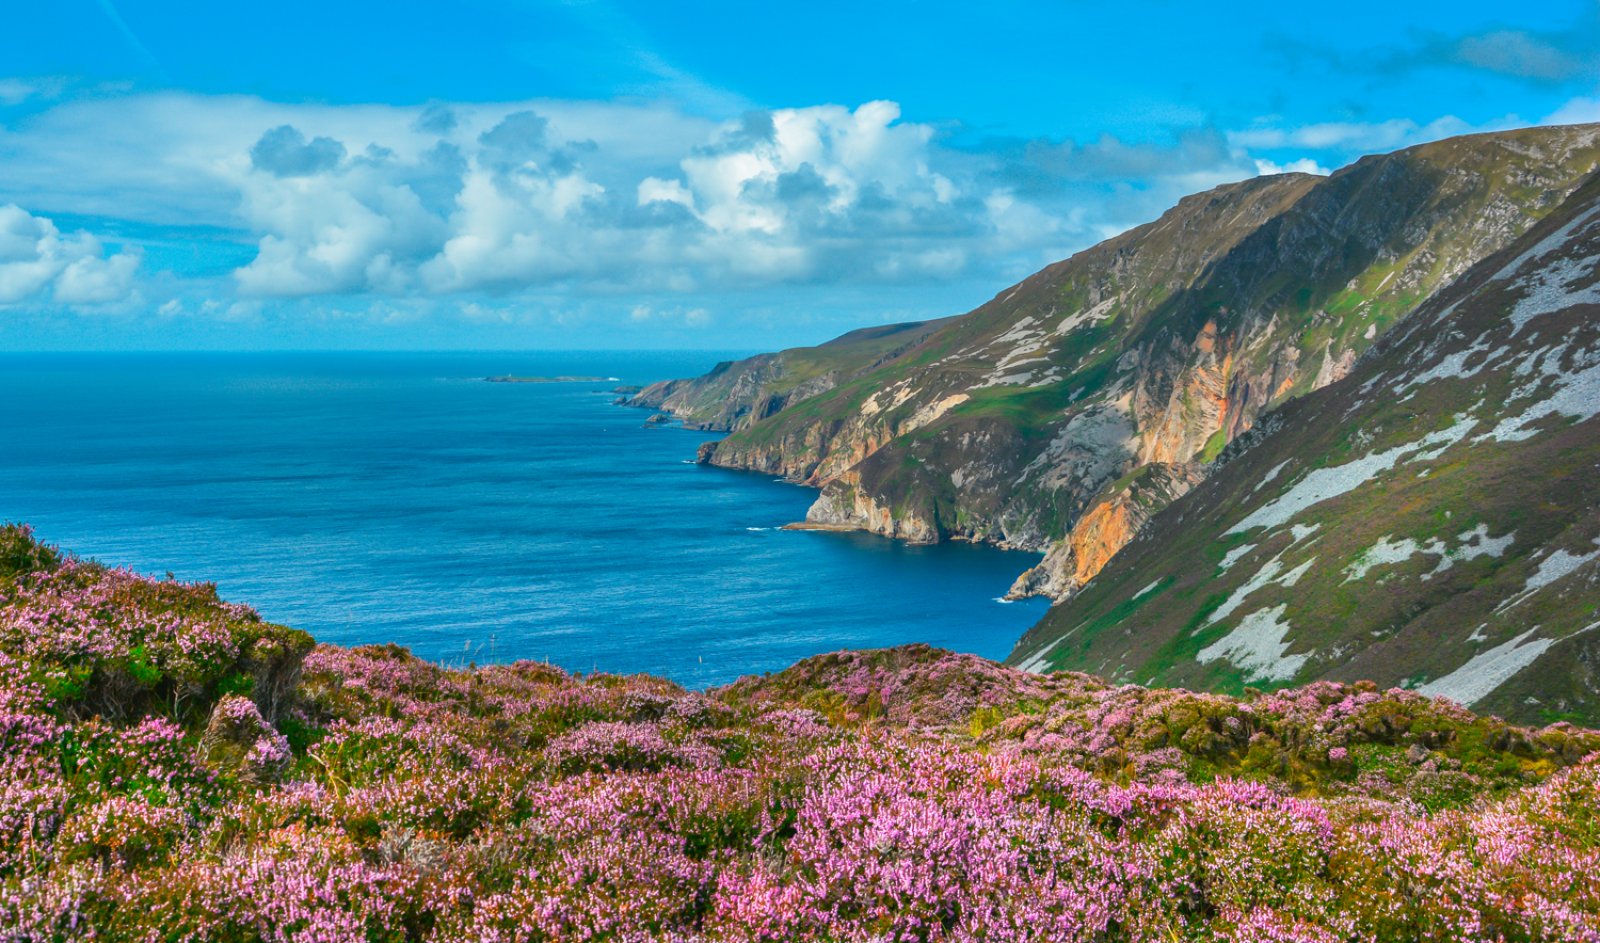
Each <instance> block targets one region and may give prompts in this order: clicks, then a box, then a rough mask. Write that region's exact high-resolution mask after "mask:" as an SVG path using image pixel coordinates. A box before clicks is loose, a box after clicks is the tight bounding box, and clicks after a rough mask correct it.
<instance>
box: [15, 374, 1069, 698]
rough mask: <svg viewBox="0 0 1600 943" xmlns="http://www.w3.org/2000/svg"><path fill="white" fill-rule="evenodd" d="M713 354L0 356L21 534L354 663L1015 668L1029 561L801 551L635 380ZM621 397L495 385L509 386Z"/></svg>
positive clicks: (1031, 611)
mask: <svg viewBox="0 0 1600 943" xmlns="http://www.w3.org/2000/svg"><path fill="white" fill-rule="evenodd" d="M731 356H734V355H732V354H718V353H707V352H682V351H675V352H666V353H662V352H649V353H644V352H536V353H526V352H519V353H271V354H266V353H250V354H245V353H183V354H145V353H140V354H131V353H129V354H122V353H118V354H14V353H12V354H0V404H3V407H0V518H3V519H6V520H12V521H26V522H28V523H31V524H33V525H34V527H35V528H36V530H37V531H38V532H39V534H40V536H41V537H43V538H44V539H46V540H48V541H50V542H52V543H56V544H59V545H60V546H62V547H63V548H65V549H69V550H72V551H74V552H77V553H78V554H80V555H82V556H87V557H93V558H95V559H98V560H100V561H102V562H105V563H108V564H112V565H118V566H129V567H133V568H134V569H137V570H140V571H142V572H146V573H151V574H157V575H159V574H165V573H169V572H170V573H172V574H173V575H175V576H176V577H177V578H179V579H183V580H205V581H212V582H215V583H216V584H217V585H218V588H219V590H220V591H221V593H222V594H223V596H224V597H225V598H228V599H231V600H234V601H238V602H245V603H249V604H251V605H253V606H255V607H256V608H257V609H258V610H259V611H260V612H261V614H262V615H263V616H264V617H266V618H268V619H270V620H272V621H275V622H281V623H284V624H287V625H292V626H296V627H298V628H302V629H305V630H307V631H309V632H311V633H312V634H313V635H315V636H316V637H317V638H319V639H321V640H323V641H327V642H334V643H338V644H342V645H354V644H363V643H380V642H396V643H399V644H401V645H405V646H407V647H409V648H410V649H411V650H412V651H413V652H415V653H416V654H418V655H420V656H422V657H425V658H430V659H434V660H437V661H441V662H445V663H452V664H459V663H465V662H478V663H484V662H490V661H508V660H512V659H521V658H529V659H538V660H546V661H550V662H552V663H555V664H557V665H560V666H562V667H563V668H566V669H568V670H572V671H583V672H588V671H594V670H599V671H608V672H619V673H631V672H650V673H654V674H660V675H664V676H666V677H669V678H672V679H674V680H676V681H678V682H680V683H682V684H685V685H688V686H691V687H703V686H710V685H717V684H722V683H726V682H728V681H731V680H733V679H734V678H736V677H738V676H740V675H744V674H750V673H759V672H765V671H773V670H777V669H781V668H783V667H786V666H787V665H789V664H792V663H793V662H795V661H796V660H798V659H800V658H803V657H805V656H808V655H814V654H818V653H821V652H827V651H833V650H836V649H840V648H863V647H879V646H886V645H897V644H902V643H906V642H913V641H919V642H928V643H931V644H934V645H938V646H943V647H947V648H952V649H957V650H960V651H967V652H975V653H977V654H979V655H984V656H987V657H990V658H1000V657H1003V656H1004V655H1005V654H1006V653H1007V652H1008V651H1010V649H1011V646H1012V644H1013V643H1014V642H1015V641H1016V639H1017V638H1018V637H1019V636H1020V635H1021V634H1022V632H1023V631H1024V630H1026V629H1027V628H1028V627H1029V626H1030V625H1032V624H1033V623H1034V622H1035V621H1037V620H1038V618H1039V617H1040V616H1041V615H1042V614H1043V613H1044V608H1045V607H1044V604H1043V603H1042V602H1038V601H1028V602H1021V603H1011V604H1005V603H1001V602H998V601H997V600H996V597H998V596H1000V595H1001V594H1002V593H1004V592H1005V590H1006V588H1007V587H1008V586H1009V585H1010V583H1011V580H1012V579H1013V578H1015V576H1016V575H1017V574H1018V573H1020V572H1021V571H1022V570H1023V569H1025V568H1026V567H1028V566H1030V565H1032V564H1033V563H1035V562H1037V560H1038V557H1037V556H1036V555H1033V554H1023V553H1014V552H1005V551H1000V550H996V549H993V548H989V547H981V546H973V545H968V544H947V545H941V546H935V547H913V546H907V545H905V544H902V543H897V542H894V541H890V540H886V539H883V538H880V537H875V536H871V535H865V534H859V535H858V534H833V533H806V532H794V531H783V530H779V529H778V528H779V527H780V526H781V525H783V524H785V523H788V522H791V521H796V520H800V519H801V518H803V517H804V515H805V511H806V508H807V506H808V505H809V504H810V503H811V500H812V498H813V497H814V496H815V492H814V491H812V490H810V489H807V488H802V487H798V486H795V485H790V484H786V483H782V482H777V481H774V480H772V479H771V478H769V477H767V476H764V475H759V474H753V473H749V472H736V471H729V470H725V469H717V468H709V467H702V466H698V465H695V464H693V462H692V459H693V456H694V453H695V447H696V446H697V445H698V444H699V443H700V442H703V441H705V440H707V439H710V438H714V437H715V436H714V435H712V434H708V433H704V432H695V431H690V430H686V429H682V428H679V427H677V426H675V425H674V426H668V427H655V428H646V427H645V426H644V420H645V419H646V418H647V417H648V413H646V412H644V411H642V410H638V409H629V408H625V407H620V406H616V405H613V403H612V401H613V399H614V398H615V396H614V394H613V393H611V389H612V388H613V387H615V386H617V385H618V384H622V383H629V384H643V383H647V382H650V381H652V380H658V379H664V378H668V377H676V376H689V375H694V374H697V373H701V372H704V371H705V370H707V369H709V368H710V367H711V366H712V365H713V364H714V363H715V362H716V361H717V360H719V359H727V358H728V357H731ZM505 374H513V375H521V376H599V377H607V378H611V377H615V378H616V379H615V380H611V379H607V380H605V381H603V382H570V383H525V384H511V383H487V382H484V380H483V378H484V377H487V376H491V375H505Z"/></svg>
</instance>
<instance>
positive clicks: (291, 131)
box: [250, 124, 345, 177]
mask: <svg viewBox="0 0 1600 943" xmlns="http://www.w3.org/2000/svg"><path fill="white" fill-rule="evenodd" d="M344 155H345V151H344V145H343V144H340V143H339V142H338V141H335V140H334V139H333V138H314V139H312V140H310V141H307V140H306V136H305V135H304V134H301V133H300V130H299V129H298V128H295V127H294V126H293V125H287V124H284V125H279V126H278V127H276V128H273V129H272V130H271V131H268V132H267V133H266V134H263V135H261V140H259V141H257V142H256V144H255V147H252V148H250V163H251V164H252V165H253V166H255V167H256V168H257V169H258V170H265V171H266V172H267V173H270V174H272V175H274V176H277V177H309V176H312V175H314V174H320V173H326V172H328V171H330V170H333V169H334V168H336V167H338V166H339V165H340V164H341V163H343V162H344Z"/></svg>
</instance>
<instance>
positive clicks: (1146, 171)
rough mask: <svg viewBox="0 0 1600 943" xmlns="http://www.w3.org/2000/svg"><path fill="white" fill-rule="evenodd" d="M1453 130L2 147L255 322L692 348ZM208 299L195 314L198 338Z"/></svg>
mask: <svg viewBox="0 0 1600 943" xmlns="http://www.w3.org/2000/svg"><path fill="white" fill-rule="evenodd" d="M1452 122H1453V119H1446V120H1444V121H1441V122H1434V123H1432V124H1429V125H1418V124H1416V123H1414V122H1409V121H1403V120H1402V121H1394V122H1377V123H1372V124H1328V125H1315V126H1309V127H1300V128H1281V127H1274V126H1266V125H1263V126H1260V127H1254V128H1250V129H1246V130H1244V131H1241V132H1234V133H1230V132H1227V131H1224V130H1221V129H1217V128H1211V127H1199V128H1192V129H1187V130H1180V131H1177V132H1174V133H1173V134H1172V135H1171V136H1170V137H1169V138H1167V139H1165V140H1161V139H1157V140H1154V141H1142V142H1137V143H1131V142H1127V141H1123V140H1119V139H1117V138H1114V137H1102V138H1099V139H1095V140H1089V141H1081V142H1080V141H1071V140H1045V139H1040V140H993V139H976V138H971V137H968V138H963V139H961V141H960V142H959V143H957V142H955V141H952V140H951V139H950V138H948V137H946V136H945V135H944V133H943V132H941V131H940V130H939V129H936V128H935V127H934V126H932V125H929V124H925V123H920V122H915V121H907V120H905V119H904V118H903V116H902V115H901V112H900V108H899V106H898V105H896V104H895V103H894V102H890V101H871V102H867V103H864V104H861V105H858V106H856V107H845V106H841V105H817V106H810V107H799V108H784V109H776V110H770V111H749V112H745V113H742V114H738V115H735V116H733V117H731V118H729V119H728V120H725V121H713V120H708V119H706V118H704V117H700V116H694V115H688V114H685V113H683V112H682V111H680V110H677V109H674V108H673V107H671V106H668V105H664V104H653V105H641V104H638V103H628V102H571V101H530V102H523V103H509V104H469V103H432V104H428V105H423V106H416V107H402V106H387V105H283V104H276V103H271V102H265V101H262V100H260V99H254V98H247V97H230V98H217V97H207V96H196V95H183V94H160V95H127V96H123V97H120V98H116V97H112V98H97V99H86V100H73V101H66V102H63V103H61V104H59V105H55V106H51V107H50V108H47V109H45V110H44V111H42V112H40V113H39V114H37V115H34V116H33V117H31V118H30V120H29V122H28V123H27V125H26V126H25V127H18V128H13V129H7V128H3V127H0V179H5V180H6V181H7V183H8V187H9V191H8V192H10V193H17V194H37V195H38V200H39V202H47V203H48V205H50V206H52V207H59V208H60V210H61V212H70V213H73V214H75V215H79V216H90V217H92V216H109V217H114V218H120V219H122V220H125V221H129V222H130V223H137V224H140V225H144V226H147V227H159V226H162V225H168V226H171V225H175V224H176V225H182V226H186V227H207V228H209V230H210V231H214V232H216V233H218V234H220V235H221V236H222V237H224V238H230V239H232V240H234V242H235V243H236V244H237V245H238V246H239V247H240V250H239V251H241V252H243V253H245V259H246V261H244V262H242V263H236V262H231V261H230V262H229V263H228V272H229V277H228V279H227V280H228V281H229V282H231V285H232V288H233V289H234V291H235V292H236V293H237V297H238V298H240V299H245V300H250V299H255V300H258V301H271V300H272V299H293V298H306V299H315V298H319V297H325V296H349V297H354V298H363V297H364V296H373V298H372V299H369V300H371V301H373V302H374V303H376V302H377V301H379V300H383V301H386V302H392V303H393V304H396V305H399V304H401V303H402V302H404V303H405V304H406V305H409V306H410V307H407V310H414V309H420V308H423V307H427V304H426V302H427V301H428V299H437V298H439V297H441V296H451V297H458V298H460V299H461V300H462V301H463V302H464V303H465V302H469V301H470V302H472V303H478V301H480V300H481V299H482V298H484V297H485V296H489V295H495V296H522V297H529V296H532V295H534V294H537V295H538V297H539V299H540V303H541V304H545V305H550V304H555V303H557V302H562V301H570V302H576V301H582V300H585V299H596V298H610V299H613V302H612V303H613V304H614V305H615V309H614V310H615V311H617V312H618V313H619V314H618V316H619V317H622V318H624V319H626V318H627V316H628V312H629V311H630V310H631V309H632V307H633V306H634V305H636V304H637V303H638V302H639V301H640V300H642V299H646V298H649V299H658V300H657V301H655V302H653V304H652V306H651V307H650V308H649V309H648V310H651V311H658V312H659V311H674V312H679V313H677V314H674V315H672V316H671V317H669V318H667V319H666V320H661V319H660V318H649V319H646V320H650V321H652V322H654V323H662V324H666V323H674V324H688V325H690V326H692V322H693V321H694V320H695V317H699V316H698V315H697V316H695V317H691V316H690V314H689V313H690V312H693V311H695V310H697V309H696V308H695V307H692V306H691V307H683V308H680V307H675V306H674V304H672V303H668V302H661V301H659V299H662V298H669V297H672V296H677V297H680V298H681V297H682V296H684V295H686V294H691V293H693V294H701V295H703V294H708V293H709V294H716V293H723V294H731V293H748V292H750V291H751V290H776V289H777V288H779V287H780V286H807V285H827V286H832V288H833V289H834V290H850V291H857V290H860V291H861V292H866V291H869V290H871V289H872V288H873V286H878V285H882V284H887V283H894V284H900V285H925V284H930V283H938V282H946V281H948V282H956V281H960V282H962V283H963V284H983V285H993V284H999V283H1003V281H1005V280H1007V279H1012V278H1018V277H1022V276H1025V275H1027V274H1029V273H1031V272H1032V271H1035V270H1037V269H1038V268H1039V267H1040V266H1041V265H1043V264H1046V263H1048V262H1050V261H1054V260H1056V259H1059V258H1061V257H1063V256H1065V255H1067V254H1069V253H1070V252H1072V251H1075V250H1077V249H1080V248H1083V247H1084V246H1086V245H1089V244H1091V243H1093V242H1096V241H1098V240H1100V239H1103V238H1106V237H1108V236H1111V235H1114V234H1116V233H1117V232H1120V231H1122V230H1124V229H1126V228H1128V227H1130V226H1133V225H1137V224H1139V223H1142V222H1145V221H1147V220H1149V219H1151V218H1153V217H1154V216H1155V215H1157V214H1158V213H1160V212H1161V211H1162V210H1164V209H1165V208H1166V207H1168V206H1170V205H1171V204H1172V203H1173V202H1175V201H1176V200H1177V199H1178V198H1179V197H1181V196H1183V195H1184V194H1187V193H1190V192H1194V191H1197V190H1202V189H1206V188H1209V187H1212V186H1215V185H1217V184H1221V183H1225V182H1229V181H1234V180H1240V179H1244V178H1246V177H1250V176H1254V175H1256V174H1260V173H1277V172H1284V171H1303V172H1311V173H1325V172H1326V169H1325V168H1326V167H1329V166H1336V165H1337V164H1339V163H1343V161H1344V159H1346V156H1347V155H1346V153H1345V152H1346V151H1349V150H1355V149H1359V150H1371V149H1380V148H1382V147H1384V146H1387V145H1398V144H1401V143H1411V142H1412V141H1413V140H1414V139H1417V138H1420V137H1428V136H1442V135H1443V134H1445V133H1450V132H1451V131H1453V130H1455V129H1456V126H1459V125H1460V123H1459V122H1454V123H1453V124H1452ZM85 129H91V130H92V133H93V140H94V146H93V147H92V148H91V147H86V146H85V138H84V135H85V134H86V130H85ZM41 168H44V170H41ZM46 171H48V172H46ZM28 199H29V200H33V199H34V197H33V196H30V197H29V198H28ZM124 228H125V230H126V227H124ZM56 238H57V240H58V242H60V243H62V244H63V245H65V244H68V243H73V240H74V239H77V238H78V237H77V236H74V237H63V236H60V235H59V234H58V235H57V237H56ZM91 238H92V237H91ZM38 242H39V240H38V239H34V240H33V241H32V242H31V243H30V245H34V244H38ZM73 244H74V245H76V244H77V243H73ZM54 251H55V252H56V256H55V257H56V258H58V259H61V261H59V262H58V263H56V264H55V267H54V270H53V273H52V274H51V275H50V277H49V284H48V285H47V287H45V288H43V289H38V288H35V289H30V295H31V296H33V297H38V296H39V293H40V292H41V291H42V292H44V293H45V294H46V295H48V296H49V297H53V298H57V299H60V300H61V301H62V302H63V303H66V300H67V299H78V300H80V301H81V302H82V303H87V302H88V300H91V299H101V298H109V297H113V296H115V295H116V294H117V293H118V291H125V290H126V289H127V286H128V285H129V284H130V283H131V280H132V278H133V273H134V270H135V269H136V268H137V267H138V264H139V259H138V256H137V255H135V254H133V253H119V254H117V255H114V256H109V257H107V256H106V254H105V253H104V251H103V249H101V248H100V247H99V246H98V244H96V245H94V246H93V247H91V248H88V249H75V250H72V251H73V252H77V255H71V253H69V252H68V251H67V250H66V249H57V250H54ZM40 254H41V253H40V252H38V251H36V252H35V255H40ZM68 256H70V257H68ZM22 271H23V270H22V269H18V270H17V274H16V275H14V276H13V280H14V281H16V282H17V283H18V284H20V283H21V280H22V278H23V275H22V274H21V273H22ZM207 277H209V276H207ZM179 281H181V279H179ZM164 290H170V291H172V292H173V293H175V294H184V289H183V288H182V286H181V285H179V286H172V285H166V286H164ZM203 290H205V291H215V290H220V291H222V292H223V293H224V295H226V292H227V286H226V285H223V286H219V285H217V284H216V283H215V282H208V283H207V284H206V285H205V286H203ZM19 291H20V289H14V290H13V291H12V293H18V292H19ZM200 293H201V289H194V290H192V291H191V292H190V293H189V294H190V297H189V298H188V300H187V301H186V302H185V305H184V310H186V311H188V310H193V311H202V310H203V307H202V306H199V305H198V303H197V302H196V301H195V300H194V297H193V296H197V295H199V294H200ZM774 297H775V296H774ZM858 297H866V295H864V294H862V295H859V296H858ZM225 300H226V301H228V302H232V301H234V300H236V299H235V298H232V297H227V298H225ZM363 303H366V302H365V301H363ZM696 303H697V304H698V303H699V301H698V300H697V302H696ZM491 307H492V306H491ZM459 308H460V306H459V305H457V306H455V308H453V309H452V310H456V309H459ZM718 323H719V324H721V323H723V322H722V321H720V320H719V322H718Z"/></svg>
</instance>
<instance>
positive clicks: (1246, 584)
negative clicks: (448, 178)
mask: <svg viewBox="0 0 1600 943" xmlns="http://www.w3.org/2000/svg"><path fill="white" fill-rule="evenodd" d="M1261 425H1262V430H1261V432H1259V433H1258V434H1256V435H1254V436H1252V438H1253V439H1254V440H1255V441H1254V442H1253V443H1251V444H1249V447H1248V448H1244V447H1243V444H1241V445H1239V446H1235V447H1233V448H1230V449H1229V450H1228V451H1227V452H1226V453H1225V454H1224V456H1223V461H1222V462H1221V463H1219V466H1218V468H1217V469H1216V470H1215V472H1214V473H1213V474H1212V476H1211V477H1210V478H1209V479H1208V480H1207V481H1206V482H1205V483H1204V484H1202V485H1200V486H1199V487H1197V488H1196V489H1194V491H1193V493H1191V494H1189V495H1188V496H1186V497H1184V498H1183V499H1181V500H1179V501H1177V502H1176V503H1175V504H1173V505H1172V506H1170V507H1168V508H1167V509H1166V510H1165V511H1163V512H1161V513H1159V514H1158V515H1156V516H1155V517H1154V519H1153V520H1151V521H1150V523H1149V524H1148V526H1147V527H1146V528H1145V529H1144V531H1143V532H1142V533H1141V534H1140V535H1139V537H1138V538H1137V539H1135V540H1134V541H1133V542H1132V543H1131V544H1129V546H1128V547H1127V548H1125V549H1124V550H1123V551H1122V552H1121V553H1120V554H1118V555H1117V556H1116V558H1115V559H1114V560H1112V561H1111V562H1110V563H1109V565H1108V566H1106V568H1105V569H1104V570H1103V571H1102V572H1100V573H1099V574H1098V575H1097V576H1096V577H1095V578H1094V580H1093V582H1091V583H1089V584H1088V586H1087V587H1085V588H1084V590H1083V591H1082V592H1081V593H1080V594H1078V595H1077V596H1076V597H1074V598H1073V599H1071V600H1069V601H1068V602H1066V603H1063V604H1061V605H1058V606H1057V607H1055V608H1054V609H1053V610H1052V611H1051V612H1050V614H1049V615H1048V616H1047V617H1046V618H1045V619H1044V621H1042V622H1041V623H1040V624H1039V625H1038V626H1037V627H1035V628H1034V629H1033V630H1032V631H1030V632H1029V633H1028V635H1027V636H1026V637H1025V638H1024V639H1023V640H1022V642H1021V643H1020V644H1019V645H1018V647H1017V650H1016V652H1015V653H1014V654H1013V656H1012V661H1013V663H1016V664H1020V665H1023V666H1025V667H1028V668H1031V669H1034V670H1043V669H1051V668H1069V667H1079V668H1087V669H1090V670H1094V671H1096V672H1101V673H1104V674H1107V675H1111V676H1114V677H1117V678H1120V679H1124V680H1137V681H1141V682H1154V683H1159V684H1176V685H1183V686H1187V687H1195V688H1206V689H1214V690H1216V689H1220V690H1242V689H1243V688H1244V687H1245V686H1246V685H1250V686H1256V687H1277V686H1282V685H1286V684H1293V683H1304V682H1308V681H1312V680H1316V679H1353V678H1364V679H1366V678H1370V679H1373V680H1375V681H1377V682H1378V683H1379V684H1386V685H1399V686H1405V687H1412V688H1415V689H1417V690H1418V691H1421V692H1423V693H1426V694H1441V695H1445V696H1448V697H1450V698H1452V699H1454V700H1458V701H1461V702H1462V703H1465V704H1468V705H1471V706H1474V707H1476V708H1478V709H1481V710H1490V711H1494V712H1496V713H1500V714H1502V715H1504V716H1507V717H1514V718H1559V717H1578V718H1588V719H1592V718H1595V717H1600V668H1597V667H1596V666H1597V665H1600V497H1597V496H1600V180H1595V181H1592V182H1590V183H1588V184H1585V185H1584V186H1583V188H1582V189H1581V190H1579V191H1578V192H1577V193H1576V194H1575V195H1574V196H1573V197H1572V198H1571V199H1570V200H1569V201H1568V202H1567V204H1566V205H1565V206H1564V207H1562V208H1561V209H1560V210H1558V211H1557V212H1556V213H1554V214H1553V215H1552V216H1551V217H1550V218H1548V219H1546V220H1545V221H1544V222H1543V223H1541V224H1540V225H1539V226H1538V227H1536V228H1535V229H1534V230H1533V231H1532V232H1530V233H1529V234H1527V235H1526V236H1525V237H1523V238H1522V239H1521V240H1519V241H1518V242H1517V243H1516V244H1515V245H1513V246H1512V247H1511V248H1510V249H1508V250H1507V251H1505V252H1502V253H1500V254H1498V255H1496V256H1494V257H1492V258H1490V259H1489V260H1487V261H1486V262H1484V263H1483V264H1480V265H1479V266H1477V267H1476V268H1474V269H1473V270H1472V271H1471V272H1469V273H1468V274H1467V275H1466V276H1464V277H1463V278H1462V279H1460V280H1459V281H1457V282H1456V283H1455V284H1454V285H1452V286H1450V287H1449V288H1448V289H1446V290H1444V291H1442V292H1440V293H1439V294H1438V295H1437V296H1436V297H1435V298H1433V299H1432V300H1431V301H1429V302H1428V303H1427V304H1425V305H1424V306H1423V307H1422V308H1421V309H1420V310H1419V311H1418V312H1417V313H1416V314H1414V315H1413V316H1412V317H1411V318H1409V319H1407V320H1406V321H1405V322H1404V323H1403V324H1402V325H1401V326H1400V327H1399V328H1397V329H1396V330H1394V331H1391V332H1390V333H1388V334H1387V335H1386V336H1385V337H1383V338H1382V339H1380V340H1379V341H1378V342H1377V344H1376V345H1375V346H1374V347H1373V348H1372V350H1370V351H1369V352H1368V354H1367V355H1366V356H1364V357H1362V358H1360V359H1359V360H1358V361H1357V362H1356V364H1355V365H1354V367H1353V369H1352V371H1351V373H1350V375H1349V376H1348V377H1346V378H1345V379H1344V380H1342V381H1341V382H1337V383H1334V384H1333V385H1331V386H1329V387H1327V388H1326V389H1323V390H1321V391H1320V392H1317V393H1315V394H1312V395H1310V396H1307V397H1304V398H1302V399H1298V400H1296V401H1294V402H1291V403H1288V404H1286V405H1285V406H1283V407H1282V408H1280V409H1278V410H1276V411H1274V412H1272V413H1270V414H1269V415H1268V416H1267V417H1266V420H1265V421H1264V422H1263V423H1262V424H1261Z"/></svg>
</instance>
